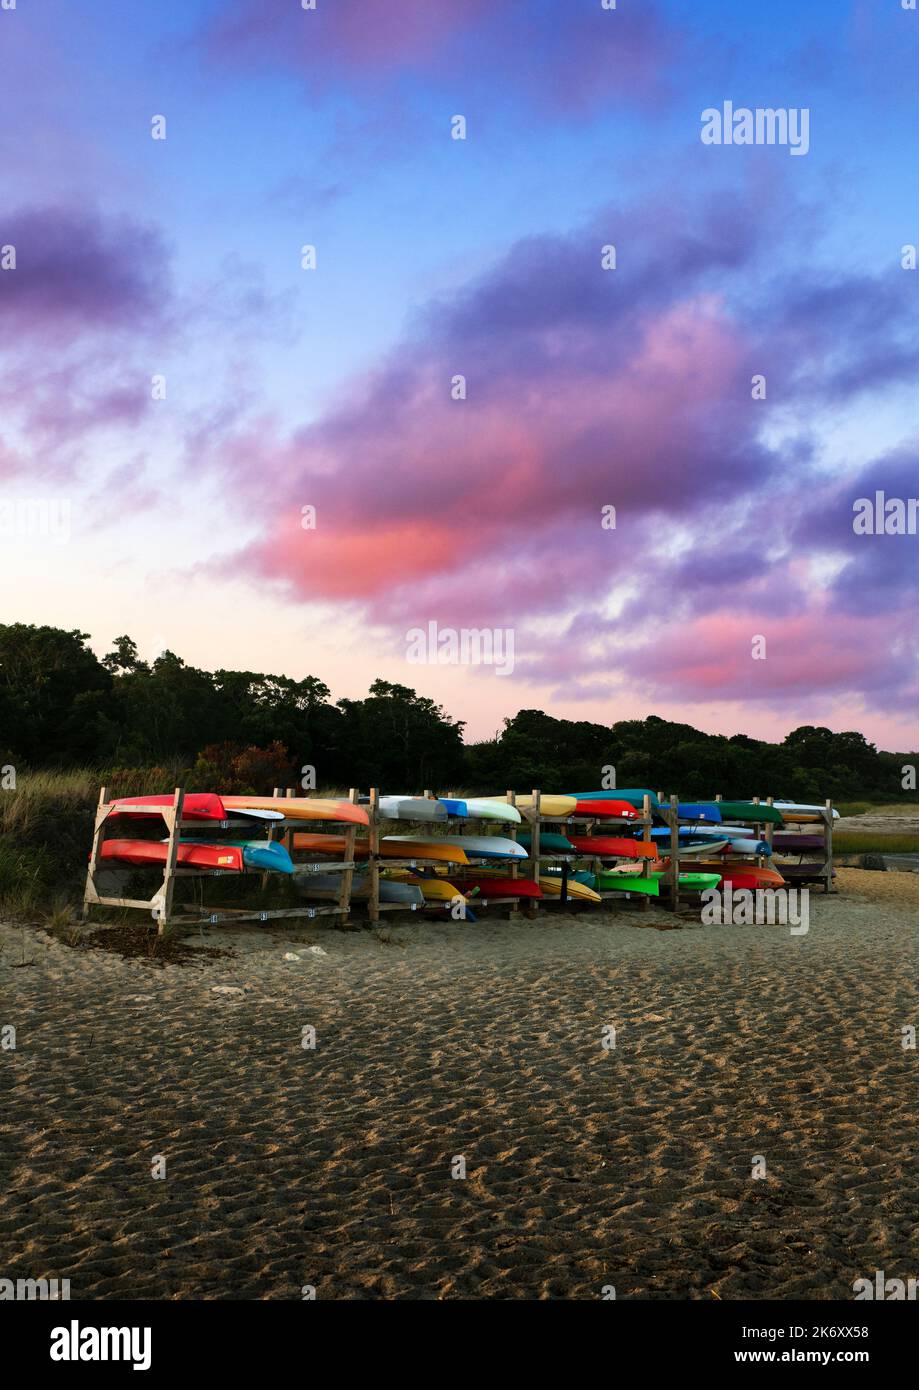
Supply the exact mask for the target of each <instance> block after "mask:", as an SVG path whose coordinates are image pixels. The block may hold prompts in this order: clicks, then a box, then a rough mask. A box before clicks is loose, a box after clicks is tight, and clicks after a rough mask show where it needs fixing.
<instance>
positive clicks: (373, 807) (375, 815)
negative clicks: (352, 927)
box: [367, 787, 380, 922]
mask: <svg viewBox="0 0 919 1390" xmlns="http://www.w3.org/2000/svg"><path fill="white" fill-rule="evenodd" d="M368 840H369V843H368V845H367V857H368V859H369V861H370V863H369V867H370V896H369V898H368V899H367V917H368V919H369V920H370V921H371V922H379V920H380V789H379V787H371V788H370V834H369V836H368Z"/></svg>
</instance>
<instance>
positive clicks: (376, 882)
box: [82, 787, 834, 933]
mask: <svg viewBox="0 0 919 1390" xmlns="http://www.w3.org/2000/svg"><path fill="white" fill-rule="evenodd" d="M282 795H284V796H287V797H294V796H296V789H295V788H293V787H288V788H287V789H286V791H282V789H281V788H279V787H275V788H274V791H273V796H275V797H279V796H282ZM424 795H425V796H426V797H431V796H433V793H432V792H430V791H425V793H424ZM610 795H611V796H614V795H615V791H614V790H613V791H611V793H610ZM349 799H350V800H351V801H352V802H353V803H355V804H357V803H358V802H359V800H360V798H359V794H358V791H357V789H356V788H353V787H352V788H351V790H350V792H349ZM721 799H722V798H721V797H720V796H717V797H716V798H715V800H716V801H720V800H721ZM184 800H185V790H184V788H182V787H176V788H175V791H174V793H173V798H172V804H171V805H168V806H163V807H162V808H161V809H160V810H159V814H160V815H161V817H162V819H163V822H164V824H165V826H166V830H167V851H166V860H165V864H164V866H163V877H162V881H161V883H160V884H159V886H158V888H157V889H156V891H155V892H154V893H153V894H152V895H151V897H149V898H126V897H122V896H109V895H106V894H103V893H100V892H99V890H98V887H97V882H96V880H97V876H98V874H99V873H100V872H119V871H121V872H126V871H127V870H126V868H125V867H123V866H118V865H116V864H114V863H112V864H109V863H108V862H106V863H105V864H102V863H101V861H100V854H101V847H102V843H103V839H104V835H105V829H106V826H107V824H108V821H109V818H110V817H111V816H112V815H113V814H114V812H115V811H116V810H117V811H119V812H121V813H122V814H123V813H124V812H125V811H130V810H131V809H132V806H131V803H129V802H127V801H126V800H124V799H123V798H122V799H121V800H120V802H119V803H118V805H117V806H116V804H115V802H114V801H110V800H108V797H107V788H106V787H102V789H101V791H100V793H99V803H98V806H97V807H96V816H95V824H94V828H93V840H92V848H91V851H90V856H89V865H88V868H87V872H86V887H85V891H84V894H83V909H82V915H83V917H84V918H86V917H88V916H89V912H90V909H91V908H92V907H113V908H121V909H133V910H137V911H144V912H148V913H150V915H151V916H152V917H153V918H154V920H155V921H156V923H157V928H158V930H159V932H160V933H162V932H164V931H165V930H166V929H167V928H168V927H171V926H176V925H184V926H189V925H191V926H194V925H202V926H203V925H218V924H220V923H227V922H247V921H249V922H270V921H275V920H278V919H284V918H295V917H306V918H314V917H338V918H340V919H341V922H342V924H345V923H347V922H348V921H349V918H350V914H351V909H352V900H351V893H352V884H353V879H354V871H355V868H357V867H363V866H364V864H366V868H367V871H368V873H369V879H370V883H369V893H368V896H367V899H366V909H367V917H368V920H369V921H370V922H371V923H377V922H379V920H380V916H381V914H382V913H384V912H410V911H422V912H425V911H427V912H438V913H440V912H443V911H444V910H449V908H450V904H449V903H446V902H445V903H444V904H443V905H442V906H441V905H440V904H438V903H415V904H405V903H384V902H381V901H380V877H381V873H382V872H383V871H385V870H386V869H398V868H409V869H414V868H418V867H425V866H426V864H427V863H428V861H425V860H424V859H419V858H417V857H415V858H411V857H406V858H392V859H390V858H384V857H383V855H382V853H381V839H382V835H381V828H382V826H383V824H384V823H385V822H386V821H387V817H385V816H383V815H381V813H380V793H379V789H378V788H376V787H373V788H371V790H370V797H369V804H368V805H367V813H368V821H369V824H368V831H367V858H366V861H361V864H360V865H359V864H358V861H357V859H356V855H355V850H356V845H357V831H358V827H357V826H356V825H354V824H353V823H350V822H346V823H345V824H344V850H341V849H338V850H336V851H332V850H330V851H329V853H330V856H331V855H332V854H333V853H334V854H336V855H337V856H339V857H336V858H335V859H332V858H331V857H330V858H329V859H328V860H326V861H322V860H321V859H316V857H315V856H316V855H317V854H320V853H321V851H320V850H316V849H313V850H310V851H309V860H308V861H306V862H301V863H298V864H297V866H296V867H297V872H298V874H301V875H303V874H310V873H314V874H327V873H339V874H340V875H341V883H340V887H339V889H338V892H337V898H336V901H335V902H334V903H333V904H328V905H318V904H313V905H306V904H304V905H303V906H298V907H293V908H266V909H259V908H257V907H239V908H235V907H220V908H214V909H208V908H206V907H199V908H197V909H196V908H194V907H189V906H186V905H184V904H176V903H175V902H174V890H175V884H176V880H177V879H179V878H186V877H190V878H197V879H201V880H203V879H206V878H222V877H226V876H227V875H228V874H234V876H236V877H239V875H238V874H235V871H232V870H226V869H197V868H186V867H185V866H183V865H180V864H178V862H177V860H178V850H179V843H180V839H181V833H182V831H183V830H189V829H194V830H195V831H197V832H198V834H199V836H200V835H201V834H202V832H204V831H207V830H211V831H213V833H214V835H215V837H219V836H220V835H222V834H224V833H225V832H226V831H227V830H234V829H245V830H247V831H249V832H250V833H251V831H252V830H253V825H252V822H251V821H250V820H246V819H243V818H240V817H239V816H231V817H229V818H228V819H226V820H222V821H203V820H200V819H194V820H187V819H184V818H183V815H182V810H183V805H184ZM507 800H508V802H509V804H510V805H511V806H516V804H517V797H516V794H515V793H514V792H513V791H509V792H508V793H507ZM659 803H660V804H659V805H658V806H657V807H655V808H654V809H653V812H652V808H651V805H650V797H648V796H645V798H644V804H643V806H642V814H641V817H640V818H639V819H637V820H633V821H630V822H629V825H630V826H631V827H636V826H638V825H641V826H642V828H643V832H644V833H643V840H644V841H646V842H647V841H650V838H651V834H650V832H651V826H652V823H653V816H654V815H657V816H658V817H659V818H660V819H661V820H663V822H664V824H665V825H667V826H668V827H669V829H670V867H669V870H668V871H667V874H666V878H665V880H664V881H663V883H662V886H663V884H664V883H665V884H666V889H667V902H666V905H667V906H668V907H669V908H670V909H671V910H672V911H674V912H676V911H678V910H679V907H680V900H681V896H682V897H683V898H685V897H686V894H685V892H684V893H683V894H682V895H681V892H680V882H679V875H680V866H681V861H680V842H679V829H680V822H679V798H678V797H677V796H676V795H671V796H670V797H669V798H667V797H665V796H664V794H663V793H660V794H659ZM751 804H753V805H757V804H759V802H758V798H753V802H752V803H751ZM763 804H764V805H768V806H771V805H772V798H771V797H770V798H768V800H767V801H766V802H764V803H763ZM133 809H135V810H137V811H138V812H143V813H144V814H145V815H147V816H149V815H150V813H151V808H150V807H149V805H137V806H135V807H133ZM818 814H819V816H820V822H821V823H822V826H823V841H824V848H823V851H822V852H820V851H802V857H803V855H804V854H805V853H817V854H818V855H820V859H821V862H819V863H815V864H813V865H810V864H808V865H804V864H802V863H801V862H800V859H799V864H798V865H797V866H793V872H791V873H790V874H789V879H790V880H791V881H792V882H795V883H810V882H816V883H822V884H823V889H824V892H827V893H830V892H833V891H834V888H833V805H832V802H831V801H827V802H826V805H825V808H822V809H821V811H820V812H819V813H818ZM524 819H525V821H526V827H527V829H528V831H529V833H530V852H529V854H528V856H527V858H526V859H513V860H511V861H510V862H509V863H508V864H507V875H506V876H507V877H509V878H514V879H516V878H518V877H520V876H524V875H525V876H526V877H528V878H530V879H532V880H533V881H534V882H536V883H538V882H539V878H540V861H541V860H546V859H552V860H555V861H557V862H558V863H559V864H560V866H561V869H562V874H561V892H560V895H559V897H558V898H550V899H533V898H530V897H523V898H520V897H514V896H511V897H501V898H492V899H489V898H488V897H487V896H485V895H484V894H482V896H478V897H473V898H471V899H470V902H471V904H472V907H473V908H474V909H475V908H478V907H498V906H500V907H506V908H508V909H509V910H510V912H511V915H512V916H515V915H516V916H520V915H521V913H522V914H523V915H524V916H526V917H528V918H534V917H535V916H536V915H537V911H538V906H539V904H540V902H541V903H543V904H545V903H546V902H547V901H548V902H549V903H556V902H557V903H558V904H559V905H560V906H561V907H562V908H567V907H568V906H569V905H570V904H571V903H572V902H575V901H577V900H576V899H572V898H569V896H568V891H567V887H568V874H569V870H570V868H571V862H572V860H577V861H579V862H580V861H587V862H588V863H590V864H592V865H593V868H594V872H596V873H598V874H599V873H600V872H601V859H602V856H591V855H590V854H586V853H584V852H582V851H578V852H576V853H575V854H558V853H546V854H544V853H542V852H541V849H540V833H541V827H542V826H544V825H545V826H548V825H553V826H558V825H566V824H567V825H575V824H576V825H585V826H588V827H590V826H594V825H596V824H601V825H606V824H608V818H606V817H602V818H601V817H597V816H574V817H572V816H568V817H565V816H548V815H543V814H542V812H541V793H540V791H539V789H538V788H537V789H535V790H534V791H533V793H532V799H531V802H530V804H528V805H527V807H526V808H525V810H524ZM750 819H751V824H752V825H753V828H754V830H756V829H759V830H760V831H762V838H763V839H765V840H766V841H767V843H769V844H770V845H771V843H772V834H773V829H774V826H773V824H772V822H762V821H760V822H757V821H755V820H754V819H753V818H750ZM468 820H469V821H473V822H476V823H484V821H485V820H486V818H484V817H469V818H468ZM316 823H317V824H318V822H316ZM400 823H401V824H403V825H405V824H423V825H425V826H427V827H428V828H429V829H430V825H431V822H430V821H424V822H421V821H418V822H412V821H403V822H400ZM491 823H492V824H493V823H494V822H493V821H492V822H491ZM303 824H304V822H303V821H302V820H301V819H299V818H293V817H290V818H286V819H284V820H276V821H271V822H268V823H267V824H266V827H265V830H266V833H267V838H268V839H274V838H275V837H276V836H278V835H283V837H284V840H285V842H286V846H287V849H288V851H289V852H290V854H291V856H292V857H293V854H294V853H295V849H294V834H295V832H296V830H297V829H302V827H303ZM810 825H812V826H813V825H814V822H811V823H810ZM795 830H796V831H805V832H806V831H807V830H808V825H807V824H805V825H795ZM331 833H334V835H335V837H336V839H337V840H339V841H340V840H341V838H342V830H341V829H337V830H335V831H334V832H331ZM505 834H506V837H507V838H509V839H512V840H516V839H517V835H518V826H517V824H516V823H512V824H508V825H506V826H505ZM451 838H456V839H460V838H461V835H455V836H451ZM784 852H785V853H787V854H793V853H794V850H786V851H784ZM693 857H694V856H693ZM655 862H656V861H654V860H651V859H646V858H643V859H642V860H641V864H640V867H639V866H638V865H636V867H635V873H636V876H641V877H649V876H650V875H651V874H652V873H653V872H654V867H653V866H654V863H655ZM755 862H756V863H757V864H762V863H765V862H766V861H765V859H764V858H763V857H760V858H757V859H756V860H755ZM683 863H684V864H687V865H691V858H690V857H689V856H685V857H684V859H683ZM470 864H487V865H488V866H489V867H494V861H493V860H488V859H480V858H479V859H470ZM465 867H467V866H465V865H458V866H457V878H458V879H460V881H461V879H462V870H463V869H464V868H465ZM260 878H261V882H262V885H263V886H264V885H265V884H266V883H267V882H268V880H269V878H270V874H269V873H267V872H265V871H262V872H261V874H260ZM600 896H601V897H602V898H603V899H604V900H605V899H620V900H621V899H622V898H623V897H625V896H628V890H623V892H618V891H605V892H602V893H601V894H600ZM636 896H637V897H638V901H639V904H640V908H641V910H642V911H648V910H649V908H650V907H651V905H652V902H651V895H649V894H639V895H636ZM521 903H522V904H523V906H522V908H521ZM362 905H363V902H362Z"/></svg>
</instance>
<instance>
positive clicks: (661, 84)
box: [0, 0, 919, 749]
mask: <svg viewBox="0 0 919 1390" xmlns="http://www.w3.org/2000/svg"><path fill="white" fill-rule="evenodd" d="M37 73H40V74H41V80H37V78H36V74H37ZM917 73H919V13H917V12H915V11H910V10H904V9H903V8H902V6H901V3H900V0H809V3H806V4H802V3H801V0H770V3H769V4H768V5H752V4H747V5H738V4H737V3H736V2H735V0H699V2H698V3H693V0H619V3H618V5H617V7H616V9H615V10H606V9H604V8H603V7H602V4H601V0H464V3H459V0H317V4H316V9H315V10H304V9H303V8H302V7H301V3H300V0H158V3H156V4H153V5H144V4H138V3H132V4H126V3H124V0H92V2H91V3H86V4H77V3H74V2H73V0H44V2H43V3H40V0H18V3H17V6H16V8H15V10H0V74H2V80H0V170H2V187H3V197H2V201H0V255H2V248H3V247H10V246H12V247H15V252H16V265H15V268H14V269H6V270H3V271H0V498H2V501H3V503H4V504H5V506H6V511H5V513H3V514H2V516H0V523H2V524H0V594H2V601H0V621H3V622H15V621H26V622H36V623H50V624H53V625H55V626H60V627H67V628H72V627H73V628H80V629H81V630H83V631H85V632H88V633H89V634H90V635H91V640H92V645H93V647H94V649H95V650H96V651H97V652H98V653H100V654H102V653H104V652H105V651H108V650H109V648H110V645H111V640H112V639H113V638H114V637H115V636H116V635H118V634H120V633H124V632H127V633H129V634H131V635H132V636H133V637H134V638H135V640H136V641H137V643H138V645H139V647H140V649H141V652H142V654H143V655H145V656H148V657H152V656H154V655H156V654H157V653H158V652H159V651H160V650H162V649H163V648H169V649H171V650H173V651H175V652H177V653H178V654H179V655H180V656H182V657H183V658H184V659H185V660H186V661H188V662H190V663H193V664H195V665H199V666H204V667H207V668H209V669H213V668H214V667H219V666H224V667H228V666H229V667H241V668H247V669H252V670H256V671H269V672H278V673H280V672H283V673H286V674H287V675H290V676H295V677H302V676H305V675H308V674H312V675H316V676H319V677H321V678H322V679H323V680H325V681H326V682H327V683H328V684H329V685H330V686H331V688H332V693H333V697H334V698H338V697H340V696H345V695H347V696H352V697H356V696H360V695H362V694H363V693H365V692H366V689H367V686H368V684H369V682H370V681H371V680H373V679H374V677H376V676H382V677H384V678H385V679H388V680H392V681H399V682H401V683H404V684H407V685H410V686H413V687H415V688H416V689H418V690H419V691H421V692H422V693H424V694H427V695H430V696H433V697H434V698H436V699H437V700H439V701H440V702H441V703H442V704H443V705H444V706H445V707H446V709H447V710H448V711H449V712H450V713H451V714H452V715H453V716H454V717H456V718H460V719H464V720H466V721H467V723H468V735H469V736H472V737H482V736H487V735H489V734H490V733H492V732H493V731H494V730H496V729H497V728H498V727H499V726H500V723H501V720H502V719H503V717H504V716H506V715H512V714H514V713H515V712H516V711H517V710H518V709H520V708H528V707H539V708H543V709H546V710H547V711H549V712H550V713H552V714H555V715H558V716H565V717H570V718H582V719H593V720H597V721H600V722H603V723H610V722H612V721H614V720H616V719H622V718H630V717H640V716H643V715H645V714H648V713H656V714H659V715H661V716H664V717H667V718H673V719H681V720H686V721H688V722H690V723H693V724H695V725H697V726H698V727H700V728H703V729H706V730H709V731H712V732H724V733H734V732H738V731H741V732H746V733H750V734H753V735H758V736H761V737H769V738H774V737H781V736H783V735H784V733H785V732H786V731H787V730H788V729H790V728H793V727H794V726H796V725H798V724H803V723H808V724H828V725H829V726H830V727H832V728H834V729H846V728H857V729H861V730H862V731H863V732H864V733H865V734H866V735H867V736H868V737H869V738H871V739H872V740H874V741H876V742H878V743H879V744H880V745H881V746H883V747H886V748H892V749H909V748H915V747H916V746H917V745H919V717H917V709H919V705H917V695H919V664H917V663H919V641H917V608H919V603H917V600H919V566H917V562H916V560H917V547H919V537H917V536H857V535H855V534H854V533H853V528H852V515H853V502H854V501H855V499H857V498H859V497H864V496H872V497H873V495H874V493H875V491H876V490H883V491H884V492H885V494H886V495H887V496H888V497H899V498H909V497H910V496H913V497H915V496H916V495H917V492H919V486H917V484H919V467H917V464H919V448H917V426H919V421H917V378H919V271H915V270H908V269H904V268H903V265H902V256H903V247H904V246H908V245H910V244H913V245H915V244H919V177H917V161H916V154H915V145H916V135H917V128H919V127H917V120H919V117H917V107H919V92H917ZM725 101H732V102H733V103H734V105H735V106H736V107H741V106H742V107H751V108H755V107H758V106H761V107H783V108H795V109H801V108H807V109H808V110H809V112H810V148H809V150H808V152H807V154H806V155H801V156H795V155H794V154H792V153H791V152H790V150H789V148H788V147H787V146H786V147H781V146H778V145H774V146H759V147H758V146H736V145H735V146H731V147H727V146H723V145H722V146H712V145H704V144H703V143H702V141H701V138H700V130H701V127H702V121H701V116H702V113H703V111H705V110H706V109H707V108H712V107H715V108H721V107H722V105H723V103H724V102H725ZM457 115H462V116H464V117H465V120H466V138H465V139H464V140H457V139H453V138H452V135H451V122H452V121H453V118H454V117H455V116H457ZM158 116H161V117H163V118H165V129H166V138H165V139H153V138H152V134H151V131H152V129H153V125H152V123H153V121H154V118H155V117H158ZM305 245H312V246H315V248H316V267H315V269H304V268H303V267H302V265H301V248H302V247H303V246H305ZM606 245H614V246H615V248H616V269H615V270H609V269H604V266H603V263H602V261H603V256H602V250H603V247H604V246H606ZM759 374H761V375H762V376H763V377H765V381H766V399H765V400H759V399H754V398H753V394H752V386H751V383H752V380H753V378H754V376H756V375H759ZM457 375H462V376H464V377H465V379H466V393H467V394H466V399H464V400H456V399H454V398H453V395H452V393H451V384H452V382H453V379H454V377H456V376H457ZM158 376H161V377H163V378H164V379H165V399H154V388H153V384H152V383H153V379H154V378H155V377H158ZM17 503H19V504H20V508H19V510H18V511H17V510H16V504H17ZM26 504H27V505H26ZM605 506H613V507H615V509H616V527H615V529H614V530H610V529H606V528H604V526H603V525H602V515H603V508H604V507H605ZM304 507H315V509H316V526H315V529H304V527H303V526H302V524H301V521H302V517H303V508H304ZM41 508H45V509H46V510H45V512H42V510H41ZM27 512H28V516H29V517H31V518H32V520H31V521H29V522H28V524H26V523H25V522H24V521H23V517H25V516H26V514H27ZM36 516H39V517H41V516H47V517H48V518H49V520H48V523H47V525H44V524H38V525H36V524H35V521H34V518H35V517H36ZM430 622H436V623H437V624H438V627H439V628H456V629H461V628H464V627H469V628H480V629H481V628H501V629H506V628H510V629H513V632H514V639H515V654H516V665H515V668H514V670H513V672H512V674H509V675H504V676H502V675H498V674H496V672H495V671H494V670H493V669H491V668H489V667H478V668H476V667H469V666H462V665H459V666H457V665H450V666H438V665H416V664H412V663H410V662H409V661H408V660H407V655H406V654H407V634H408V632H409V631H410V630H411V629H412V628H415V627H419V626H421V627H425V628H426V627H427V624H428V623H430ZM760 636H761V637H764V638H765V647H766V659H765V660H754V659H753V657H752V655H751V644H752V643H753V640H754V638H756V637H760Z"/></svg>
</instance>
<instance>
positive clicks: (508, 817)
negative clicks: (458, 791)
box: [463, 796, 523, 825]
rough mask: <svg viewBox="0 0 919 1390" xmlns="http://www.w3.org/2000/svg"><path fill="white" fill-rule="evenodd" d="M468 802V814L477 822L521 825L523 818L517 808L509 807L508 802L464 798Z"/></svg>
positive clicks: (481, 797) (476, 797)
mask: <svg viewBox="0 0 919 1390" xmlns="http://www.w3.org/2000/svg"><path fill="white" fill-rule="evenodd" d="M463 799H464V801H465V802H466V814H467V816H472V817H473V818H475V819H477V820H499V821H503V822H504V824H505V825H520V823H521V821H522V820H523V817H522V816H521V814H520V812H519V811H518V810H517V807H516V806H509V805H508V804H507V802H506V801H494V800H493V799H492V798H490V797H486V796H473V797H469V796H467V797H464V798H463Z"/></svg>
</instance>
